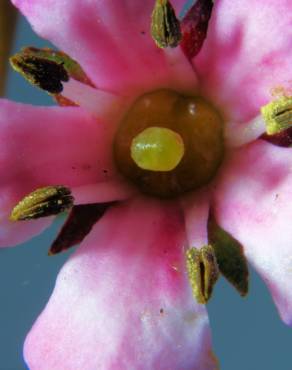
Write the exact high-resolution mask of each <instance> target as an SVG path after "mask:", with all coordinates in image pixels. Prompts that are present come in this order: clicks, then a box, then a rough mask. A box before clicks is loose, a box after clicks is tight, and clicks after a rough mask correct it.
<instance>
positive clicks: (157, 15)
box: [151, 0, 182, 48]
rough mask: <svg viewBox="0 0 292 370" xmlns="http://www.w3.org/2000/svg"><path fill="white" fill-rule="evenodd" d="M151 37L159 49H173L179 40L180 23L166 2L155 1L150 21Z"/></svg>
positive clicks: (169, 4) (161, 0) (163, 0)
mask: <svg viewBox="0 0 292 370" xmlns="http://www.w3.org/2000/svg"><path fill="white" fill-rule="evenodd" d="M151 35H152V38H153V39H154V41H155V42H156V44H157V46H158V47H160V48H166V47H168V46H170V47H172V48H174V47H176V46H177V45H178V44H179V42H180V40H181V37H182V35H181V30H180V22H179V20H178V19H177V17H176V15H175V11H174V9H173V7H172V5H171V3H170V2H169V1H168V0H156V3H155V6H154V9H153V13H152V19H151Z"/></svg>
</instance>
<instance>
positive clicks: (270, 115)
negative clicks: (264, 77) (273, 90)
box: [261, 96, 292, 135]
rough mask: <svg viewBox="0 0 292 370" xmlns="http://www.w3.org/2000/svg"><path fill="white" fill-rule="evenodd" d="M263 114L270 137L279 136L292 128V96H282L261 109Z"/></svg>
mask: <svg viewBox="0 0 292 370" xmlns="http://www.w3.org/2000/svg"><path fill="white" fill-rule="evenodd" d="M261 113H262V116H263V118H264V121H265V123H266V131H267V134H268V135H273V134H277V133H278V132H281V131H283V130H286V129H287V128H289V127H292V96H282V97H281V98H280V99H277V100H274V101H272V102H271V103H269V104H267V105H265V106H263V107H262V108H261Z"/></svg>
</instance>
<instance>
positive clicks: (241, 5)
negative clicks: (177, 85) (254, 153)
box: [194, 0, 292, 122]
mask: <svg viewBox="0 0 292 370" xmlns="http://www.w3.org/2000/svg"><path fill="white" fill-rule="evenodd" d="M291 24H292V2H291V0H277V1H275V0H250V1H248V2H247V1H242V0H232V1H230V0H217V1H215V2H214V8H213V14H212V17H211V20H210V23H209V29H208V36H207V39H206V42H205V44H204V46H203V48H202V50H201V52H200V54H199V55H198V57H197V58H195V60H194V63H195V66H196V70H197V72H198V74H199V77H200V81H201V82H202V86H203V90H204V91H205V92H206V93H207V95H209V97H211V99H212V100H213V101H214V102H216V103H217V105H218V106H219V107H221V109H222V110H223V111H224V112H225V113H226V115H227V117H228V118H229V119H232V120H239V121H240V122H244V121H246V120H249V119H251V118H253V117H254V116H255V115H257V114H258V112H259V108H260V107H261V106H262V105H264V104H267V103H268V102H269V101H270V100H271V99H272V96H271V92H272V90H273V89H275V88H279V87H280V88H281V87H283V88H288V89H289V90H290V91H291V76H292V63H291V58H292V27H291Z"/></svg>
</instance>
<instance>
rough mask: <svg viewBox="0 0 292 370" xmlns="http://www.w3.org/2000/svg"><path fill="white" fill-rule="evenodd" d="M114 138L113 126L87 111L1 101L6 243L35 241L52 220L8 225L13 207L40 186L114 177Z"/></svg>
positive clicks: (0, 211) (0, 210)
mask: <svg viewBox="0 0 292 370" xmlns="http://www.w3.org/2000/svg"><path fill="white" fill-rule="evenodd" d="M111 138H112V126H111V125H107V124H105V123H102V122H98V121H97V120H95V119H93V118H91V117H90V116H89V115H87V114H86V113H85V112H84V111H83V110H82V109H79V108H59V107H32V106H30V105H24V104H17V103H13V102H9V101H6V100H1V101H0V142H1V149H0V171H1V179H0V191H1V197H0V220H1V222H4V224H2V226H0V245H1V246H8V245H10V244H14V243H15V242H17V243H19V242H21V241H24V240H26V239H29V238H30V237H31V236H32V235H33V234H35V233H38V232H40V231H41V229H43V228H44V227H45V225H47V224H48V221H47V222H45V221H37V222H33V224H31V225H30V224H29V223H27V222H25V223H21V224H20V223H15V224H13V226H12V224H11V223H10V226H9V227H8V229H6V228H7V222H8V221H7V220H8V215H9V213H10V212H11V210H12V207H13V206H14V205H15V204H16V203H18V201H19V200H21V199H22V198H23V196H25V195H26V194H28V193H30V192H31V191H33V190H35V189H36V188H38V187H42V186H46V185H57V184H61V185H66V186H69V187H75V186H80V185H85V184H92V183H95V182H99V181H102V182H104V181H109V180H111V178H112V177H113V176H114V174H115V171H114V169H113V164H112V159H111ZM4 225H6V226H5V228H4ZM33 225H34V226H33ZM16 234H17V235H16Z"/></svg>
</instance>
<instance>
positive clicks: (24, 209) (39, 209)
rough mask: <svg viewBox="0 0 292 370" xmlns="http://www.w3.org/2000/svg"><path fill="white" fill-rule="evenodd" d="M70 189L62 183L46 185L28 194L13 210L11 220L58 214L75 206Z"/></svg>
mask: <svg viewBox="0 0 292 370" xmlns="http://www.w3.org/2000/svg"><path fill="white" fill-rule="evenodd" d="M73 201H74V199H73V197H72V195H71V191H70V189H68V188H66V187H65V186H62V185H55V186H46V187H44V188H39V189H36V190H35V191H33V192H32V193H30V194H28V195H26V196H25V197H24V198H23V199H22V200H21V201H20V202H19V203H18V204H17V205H16V206H15V207H14V208H13V210H12V212H11V215H10V220H11V221H23V220H32V219H37V218H40V217H46V216H52V215H57V214H58V213H60V212H64V211H65V210H67V209H69V208H71V207H72V206H73Z"/></svg>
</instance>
